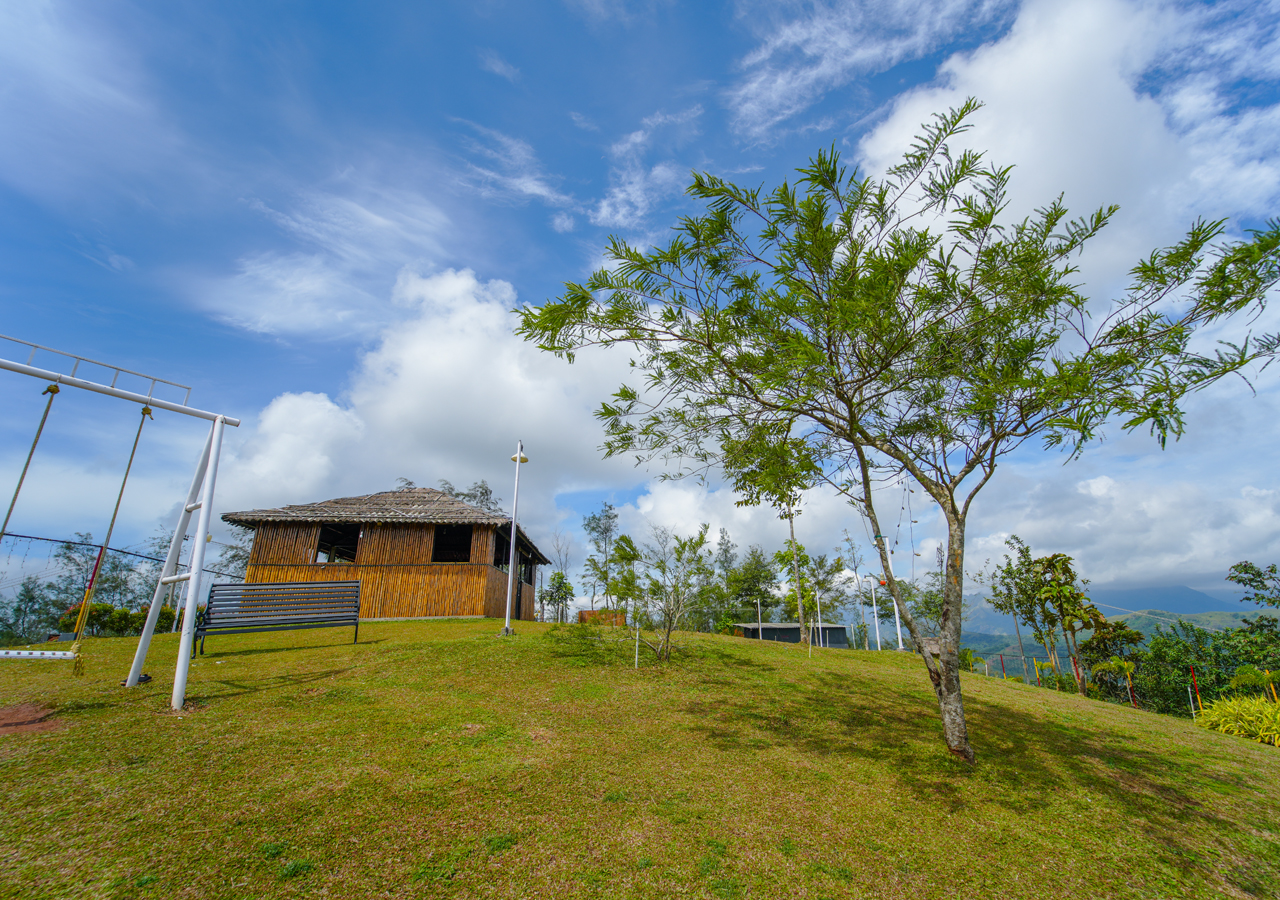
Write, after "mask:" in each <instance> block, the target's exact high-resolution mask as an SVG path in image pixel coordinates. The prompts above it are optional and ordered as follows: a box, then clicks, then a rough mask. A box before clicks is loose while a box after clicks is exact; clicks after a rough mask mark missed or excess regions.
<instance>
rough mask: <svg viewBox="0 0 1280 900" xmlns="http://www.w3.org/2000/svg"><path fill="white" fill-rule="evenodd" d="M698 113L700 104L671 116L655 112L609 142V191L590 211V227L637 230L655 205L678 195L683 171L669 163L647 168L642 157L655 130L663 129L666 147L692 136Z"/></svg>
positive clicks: (700, 114) (699, 112) (682, 180)
mask: <svg viewBox="0 0 1280 900" xmlns="http://www.w3.org/2000/svg"><path fill="white" fill-rule="evenodd" d="M702 112H703V110H702V106H701V105H695V106H692V107H690V108H689V109H686V110H682V111H680V112H678V113H671V114H669V113H666V112H663V111H658V112H656V113H654V114H653V115H651V116H648V117H646V118H645V119H643V120H641V124H642V125H643V126H644V127H643V128H640V129H637V130H636V131H633V132H631V133H629V134H627V135H626V136H624V137H622V138H621V139H619V140H617V141H615V142H614V143H613V145H612V146H611V147H610V148H609V153H610V155H611V156H612V157H613V158H614V165H613V167H612V168H611V169H610V171H609V190H608V191H607V192H606V193H605V195H604V197H602V198H600V200H599V201H598V202H597V203H596V208H595V209H594V210H592V211H591V214H590V219H591V223H592V224H593V225H599V226H602V227H606V228H636V227H639V226H640V225H642V224H643V223H644V219H645V217H646V216H647V215H648V213H649V211H650V209H652V208H653V207H654V206H655V205H656V204H657V203H658V202H660V201H661V200H662V199H664V198H666V197H670V196H672V195H674V194H678V193H679V192H680V190H681V188H683V186H684V181H685V177H686V171H687V170H686V169H685V168H683V167H681V166H678V165H676V164H675V163H673V162H670V161H663V162H659V163H656V164H653V165H649V164H647V163H646V162H645V161H644V156H645V154H646V152H647V151H648V150H649V148H650V147H651V145H652V144H653V143H654V139H655V132H657V131H659V130H666V135H664V137H668V140H666V141H665V143H667V144H679V143H681V142H682V141H683V140H685V139H687V138H688V136H690V135H691V134H695V133H696V123H697V121H698V119H699V118H701V116H702Z"/></svg>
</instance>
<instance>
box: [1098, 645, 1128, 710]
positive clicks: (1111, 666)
mask: <svg viewBox="0 0 1280 900" xmlns="http://www.w3.org/2000/svg"><path fill="white" fill-rule="evenodd" d="M1133 669H1134V663H1133V660H1131V659H1121V658H1120V657H1118V656H1113V657H1111V659H1109V660H1108V661H1107V662H1100V663H1097V664H1096V665H1094V667H1093V677H1094V678H1095V679H1097V678H1107V677H1108V676H1111V677H1114V678H1119V677H1120V676H1121V675H1123V676H1124V682H1125V686H1126V687H1127V688H1128V691H1129V703H1130V704H1131V705H1132V706H1133V708H1134V709H1137V708H1138V698H1137V697H1136V696H1134V693H1133Z"/></svg>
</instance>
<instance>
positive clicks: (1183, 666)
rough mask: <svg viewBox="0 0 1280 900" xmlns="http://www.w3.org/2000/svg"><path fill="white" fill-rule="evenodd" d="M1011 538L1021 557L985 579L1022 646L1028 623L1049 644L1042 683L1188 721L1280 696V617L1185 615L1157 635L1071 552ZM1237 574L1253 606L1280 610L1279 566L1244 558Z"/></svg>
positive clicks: (1039, 672)
mask: <svg viewBox="0 0 1280 900" xmlns="http://www.w3.org/2000/svg"><path fill="white" fill-rule="evenodd" d="M1006 544H1007V546H1008V547H1009V549H1010V550H1011V551H1012V553H1011V554H1006V555H1005V557H1004V562H1003V563H1002V564H1000V565H998V566H996V567H995V568H994V569H993V570H992V571H991V572H990V573H986V574H984V575H983V576H982V580H984V581H986V582H987V584H988V586H989V588H990V595H989V597H988V601H989V602H990V603H991V605H992V606H993V607H995V609H997V610H998V611H1000V612H1003V613H1006V614H1008V615H1011V616H1012V617H1013V620H1014V623H1015V626H1016V627H1017V628H1018V640H1019V643H1021V642H1022V629H1026V630H1027V633H1028V637H1030V638H1032V639H1033V640H1034V641H1035V642H1036V643H1038V644H1040V645H1041V646H1042V647H1043V648H1044V649H1045V652H1046V655H1047V656H1048V657H1049V661H1048V662H1046V663H1040V662H1039V661H1036V663H1035V665H1036V673H1035V677H1034V679H1033V682H1034V683H1036V684H1039V685H1040V686H1042V687H1049V688H1053V689H1057V690H1067V691H1074V692H1079V693H1081V694H1087V695H1088V696H1092V697H1094V698H1096V699H1100V700H1108V701H1111V702H1115V703H1124V704H1129V705H1132V706H1135V707H1141V708H1144V709H1148V710H1151V711H1152V712H1158V713H1164V714H1166V715H1176V716H1187V717H1189V716H1192V715H1194V714H1196V713H1198V712H1199V711H1200V710H1201V709H1202V708H1203V707H1205V706H1207V705H1209V704H1211V703H1213V702H1214V701H1217V700H1220V699H1224V698H1234V697H1239V696H1264V697H1268V698H1269V699H1271V700H1272V701H1275V700H1276V699H1278V695H1277V693H1276V691H1275V682H1276V681H1277V680H1280V679H1278V678H1277V676H1278V675H1280V620H1277V619H1276V617H1274V616H1268V615H1259V616H1258V617H1257V618H1254V619H1248V618H1246V619H1245V620H1244V625H1242V626H1240V627H1238V628H1229V629H1226V630H1223V631H1218V632H1210V631H1209V630H1207V629H1205V628H1200V627H1198V626H1196V625H1194V624H1192V623H1190V622H1187V621H1185V620H1182V619H1179V620H1178V622H1177V623H1176V624H1174V625H1171V626H1169V627H1168V628H1166V627H1164V626H1157V627H1156V629H1155V633H1154V634H1152V635H1150V637H1148V636H1147V635H1144V634H1143V633H1142V632H1140V631H1137V630H1135V629H1133V628H1130V627H1129V626H1128V625H1126V624H1125V623H1124V622H1123V621H1120V622H1108V621H1107V619H1106V617H1105V616H1103V615H1102V613H1101V612H1100V611H1099V610H1098V608H1097V607H1096V606H1095V605H1094V604H1093V603H1092V602H1091V601H1090V600H1089V597H1088V594H1087V591H1086V588H1087V585H1088V582H1087V581H1086V580H1084V579H1081V578H1080V577H1079V576H1078V575H1077V573H1076V571H1075V568H1074V562H1073V560H1072V559H1071V557H1069V556H1067V555H1065V554H1062V553H1055V554H1052V555H1049V556H1041V557H1036V556H1034V555H1033V554H1032V552H1031V549H1030V548H1029V547H1028V546H1027V545H1026V544H1025V543H1023V542H1022V541H1021V540H1020V539H1019V538H1018V536H1017V535H1013V536H1012V537H1010V538H1009V540H1008V541H1007V542H1006ZM1227 580H1228V581H1232V582H1234V583H1236V584H1239V585H1241V586H1242V587H1244V588H1246V589H1247V590H1248V593H1247V594H1246V595H1245V596H1244V597H1242V598H1241V600H1242V601H1244V602H1247V603H1257V604H1260V605H1266V606H1273V607H1275V606H1280V575H1278V574H1277V571H1276V567H1275V566H1274V565H1271V566H1268V567H1267V568H1266V569H1261V568H1259V567H1258V566H1255V565H1254V564H1253V563H1251V562H1248V561H1244V562H1241V563H1237V564H1236V565H1234V566H1232V567H1231V570H1230V571H1229V572H1228V574H1227ZM1060 639H1061V640H1060ZM1060 642H1061V643H1062V644H1065V646H1066V648H1067V651H1068V654H1069V658H1070V661H1071V669H1070V671H1066V670H1063V669H1061V668H1060V667H1059V666H1058V663H1057V660H1058V655H1057V652H1056V648H1057V647H1058V646H1059V643H1060ZM978 661H979V662H980V660H978ZM1018 680H1022V679H1021V678H1018Z"/></svg>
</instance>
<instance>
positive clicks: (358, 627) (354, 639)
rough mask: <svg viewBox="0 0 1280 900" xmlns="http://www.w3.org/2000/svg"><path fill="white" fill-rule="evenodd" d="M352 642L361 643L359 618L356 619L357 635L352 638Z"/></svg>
mask: <svg viewBox="0 0 1280 900" xmlns="http://www.w3.org/2000/svg"><path fill="white" fill-rule="evenodd" d="M351 643H353V644H358V643H360V620H359V619H356V634H355V637H353V638H352V639H351Z"/></svg>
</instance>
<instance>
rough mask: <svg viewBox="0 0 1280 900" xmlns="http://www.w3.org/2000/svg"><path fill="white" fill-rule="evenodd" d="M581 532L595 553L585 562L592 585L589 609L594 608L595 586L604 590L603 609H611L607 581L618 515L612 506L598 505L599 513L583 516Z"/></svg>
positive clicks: (610, 570)
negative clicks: (584, 533)
mask: <svg viewBox="0 0 1280 900" xmlns="http://www.w3.org/2000/svg"><path fill="white" fill-rule="evenodd" d="M582 530H583V531H585V532H586V533H587V538H588V539H589V540H590V541H591V546H592V548H593V549H594V550H595V553H593V554H592V555H591V556H588V557H587V562H586V569H587V577H588V578H589V579H590V580H591V584H592V591H591V608H592V609H595V608H596V596H595V586H596V585H599V586H600V587H602V588H604V605H605V609H611V608H612V603H611V602H610V600H611V597H610V593H609V579H610V576H611V574H612V567H611V562H612V560H611V559H610V556H611V555H612V553H613V542H614V538H616V537H617V534H618V513H617V511H616V510H615V509H614V508H613V504H612V503H609V502H607V501H606V502H605V503H602V504H600V511H599V512H595V513H592V514H591V515H589V516H584V517H583V519H582Z"/></svg>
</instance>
